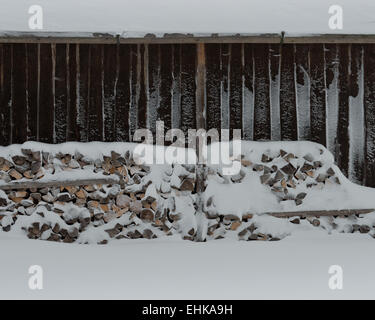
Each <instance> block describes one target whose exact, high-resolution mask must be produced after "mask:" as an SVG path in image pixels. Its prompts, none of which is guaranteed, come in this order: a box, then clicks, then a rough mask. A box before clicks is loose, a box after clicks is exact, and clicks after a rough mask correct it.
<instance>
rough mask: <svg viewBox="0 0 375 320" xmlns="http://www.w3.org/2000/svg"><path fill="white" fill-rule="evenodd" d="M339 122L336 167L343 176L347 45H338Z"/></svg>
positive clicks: (345, 169) (346, 164)
mask: <svg viewBox="0 0 375 320" xmlns="http://www.w3.org/2000/svg"><path fill="white" fill-rule="evenodd" d="M339 48H340V50H339V58H340V64H339V90H340V91H339V112H338V116H339V120H338V127H337V140H338V154H337V159H336V161H337V165H338V166H339V168H340V169H341V171H342V173H343V174H344V175H345V176H348V168H349V131H348V126H349V67H350V60H349V50H350V46H349V45H348V44H340V45H339Z"/></svg>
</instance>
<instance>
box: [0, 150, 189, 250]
mask: <svg viewBox="0 0 375 320" xmlns="http://www.w3.org/2000/svg"><path fill="white" fill-rule="evenodd" d="M129 145H130V144H125V146H129ZM20 151H21V152H20V154H16V155H11V156H9V157H8V158H4V157H1V158H0V164H1V166H0V170H1V171H0V172H1V183H2V185H1V187H0V188H3V189H5V190H4V191H1V193H0V201H1V202H0V206H1V209H0V210H1V211H0V219H1V225H2V229H3V231H9V230H10V229H11V227H12V225H13V224H14V223H17V222H18V225H19V226H20V227H21V229H22V230H24V231H25V232H26V234H27V236H28V237H29V238H31V239H37V238H41V239H46V240H52V241H63V242H73V241H76V240H77V238H79V237H80V239H79V241H80V242H92V241H93V240H92V239H96V238H98V239H100V241H99V242H100V243H106V242H107V240H109V239H110V238H117V239H120V238H131V239H136V238H147V239H151V238H156V237H160V236H163V235H171V234H172V233H173V232H176V233H177V232H182V233H183V236H185V237H187V238H189V237H190V238H192V236H193V235H194V232H195V229H194V227H192V228H191V230H190V229H189V230H185V229H184V228H183V227H179V222H178V221H179V220H182V221H183V220H184V219H185V220H186V219H187V218H189V217H188V216H189V205H190V206H191V208H192V210H190V212H191V216H192V214H193V212H194V209H193V207H192V204H193V198H192V194H191V193H192V192H193V191H194V184H195V171H194V170H195V168H194V166H187V165H186V166H184V165H178V164H175V165H173V166H172V165H160V166H158V167H157V168H155V167H153V170H152V169H151V167H150V166H146V165H137V164H136V161H135V160H134V159H133V153H132V150H126V149H124V150H123V152H122V153H118V152H116V151H113V150H112V151H110V152H109V153H108V154H104V155H103V156H102V157H100V158H90V157H87V156H85V155H83V154H81V153H80V152H74V153H66V152H64V153H62V152H57V153H52V152H47V151H35V150H31V149H25V148H21V149H20ZM186 207H187V208H186ZM182 213H184V217H181V215H182ZM190 220H191V219H190ZM188 224H189V225H191V226H193V225H194V224H193V223H188ZM90 228H93V229H92V230H95V231H92V230H90ZM85 231H87V232H86V233H87V234H85ZM95 233H97V236H98V237H96V235H95Z"/></svg>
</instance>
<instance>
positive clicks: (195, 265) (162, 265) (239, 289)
mask: <svg viewBox="0 0 375 320" xmlns="http://www.w3.org/2000/svg"><path fill="white" fill-rule="evenodd" d="M373 248H374V239H373V238H372V237H370V236H369V235H360V234H358V233H357V234H333V235H327V234H326V233H325V232H320V231H314V232H306V231H304V232H303V233H294V234H293V235H292V236H290V237H287V238H285V239H283V240H282V241H278V242H262V241H250V242H245V241H231V240H217V241H210V242H207V243H194V242H190V241H182V240H180V239H178V238H175V239H170V238H169V239H168V240H165V239H157V240H153V241H149V240H119V241H115V242H111V243H110V244H109V245H106V246H100V245H75V244H62V243H57V244H56V243H51V242H47V241H39V240H25V239H24V238H14V237H10V236H9V235H7V236H4V234H0V251H1V252H2V255H1V258H0V259H1V260H0V274H1V277H0V299H11V298H27V299H41V298H47V299H55V298H61V299H76V298H83V299H85V298H87V299H90V298H102V299H264V298H268V299H274V298H275V299H276V298H281V299H289V298H295V299H344V298H345V299H346V298H353V299H367V298H372V299H373V298H375V293H374V290H373V288H374V286H375V277H374V274H375V271H374V270H375V256H374V255H373V253H372V252H373ZM31 265H40V266H41V267H42V268H43V272H44V289H43V290H30V289H29V287H28V280H29V277H30V275H29V274H28V269H29V267H30V266H31ZM331 265H339V266H341V267H342V268H343V289H342V290H331V289H330V288H329V286H328V280H329V277H330V276H331V275H330V274H329V273H328V270H329V267H330V266H331Z"/></svg>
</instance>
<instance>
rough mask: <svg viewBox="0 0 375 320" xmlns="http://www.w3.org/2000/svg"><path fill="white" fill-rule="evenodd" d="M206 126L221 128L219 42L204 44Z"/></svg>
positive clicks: (208, 128)
mask: <svg viewBox="0 0 375 320" xmlns="http://www.w3.org/2000/svg"><path fill="white" fill-rule="evenodd" d="M205 49H206V50H205V51H206V112H207V114H206V127H207V130H210V129H213V128H215V129H217V130H218V132H220V129H221V109H220V84H221V79H220V75H221V74H220V44H206V48H205Z"/></svg>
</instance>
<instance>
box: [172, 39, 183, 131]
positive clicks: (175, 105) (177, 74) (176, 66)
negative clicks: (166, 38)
mask: <svg viewBox="0 0 375 320" xmlns="http://www.w3.org/2000/svg"><path fill="white" fill-rule="evenodd" d="M181 48H182V47H181V45H179V44H174V45H173V75H172V78H173V81H172V128H175V129H176V128H180V127H181Z"/></svg>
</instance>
